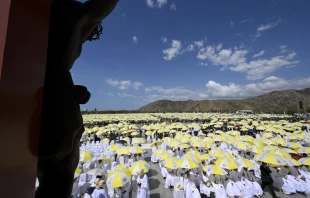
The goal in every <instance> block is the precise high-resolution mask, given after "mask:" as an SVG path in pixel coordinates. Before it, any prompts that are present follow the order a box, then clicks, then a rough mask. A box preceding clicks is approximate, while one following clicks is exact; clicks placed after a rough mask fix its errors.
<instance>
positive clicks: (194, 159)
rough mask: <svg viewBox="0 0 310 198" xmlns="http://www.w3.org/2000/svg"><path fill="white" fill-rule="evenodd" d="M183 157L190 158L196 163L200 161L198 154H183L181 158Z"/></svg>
mask: <svg viewBox="0 0 310 198" xmlns="http://www.w3.org/2000/svg"><path fill="white" fill-rule="evenodd" d="M184 158H188V159H191V160H193V161H195V162H196V163H197V164H199V163H201V156H200V155H199V156H198V155H185V156H183V157H182V159H184Z"/></svg>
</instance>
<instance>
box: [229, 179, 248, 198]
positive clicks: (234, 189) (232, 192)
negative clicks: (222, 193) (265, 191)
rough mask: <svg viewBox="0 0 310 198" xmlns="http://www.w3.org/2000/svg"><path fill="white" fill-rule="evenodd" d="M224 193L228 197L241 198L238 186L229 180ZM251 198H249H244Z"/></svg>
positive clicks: (240, 190)
mask: <svg viewBox="0 0 310 198" xmlns="http://www.w3.org/2000/svg"><path fill="white" fill-rule="evenodd" d="M226 193H227V195H228V196H229V197H241V196H242V194H243V193H242V189H241V187H240V186H239V185H237V184H236V183H235V182H233V181H232V180H229V181H228V183H227V187H226ZM246 198H251V197H246Z"/></svg>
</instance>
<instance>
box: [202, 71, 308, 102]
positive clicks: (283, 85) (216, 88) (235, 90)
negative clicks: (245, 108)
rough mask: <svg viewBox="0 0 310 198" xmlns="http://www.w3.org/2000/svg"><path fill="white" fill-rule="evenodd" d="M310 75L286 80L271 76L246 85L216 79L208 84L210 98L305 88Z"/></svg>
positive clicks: (235, 96) (250, 95)
mask: <svg viewBox="0 0 310 198" xmlns="http://www.w3.org/2000/svg"><path fill="white" fill-rule="evenodd" d="M309 84H310V77H307V78H303V79H293V80H285V79H283V78H279V77H275V76H270V77H268V78H265V79H264V80H263V81H262V82H259V83H251V84H246V85H237V84H235V83H229V84H228V85H221V84H220V83H217V82H215V81H212V80H211V81H209V82H208V83H207V84H206V88H207V89H208V90H207V93H208V95H209V97H210V98H232V99H238V98H248V97H254V96H258V95H261V94H264V93H268V92H271V91H280V90H286V89H303V88H307V87H309Z"/></svg>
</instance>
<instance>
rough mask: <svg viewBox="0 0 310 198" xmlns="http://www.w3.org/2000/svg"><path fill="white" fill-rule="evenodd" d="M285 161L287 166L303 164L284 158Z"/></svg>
mask: <svg viewBox="0 0 310 198" xmlns="http://www.w3.org/2000/svg"><path fill="white" fill-rule="evenodd" d="M284 160H285V162H286V163H287V166H300V165H302V163H301V162H299V161H297V160H295V159H288V158H284Z"/></svg>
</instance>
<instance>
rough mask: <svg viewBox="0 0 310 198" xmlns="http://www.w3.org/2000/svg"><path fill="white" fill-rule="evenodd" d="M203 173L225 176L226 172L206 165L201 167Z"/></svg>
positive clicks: (214, 166)
mask: <svg viewBox="0 0 310 198" xmlns="http://www.w3.org/2000/svg"><path fill="white" fill-rule="evenodd" d="M203 171H206V172H207V173H210V174H213V175H227V172H226V171H225V170H224V169H223V168H221V167H218V166H216V165H207V166H205V167H203Z"/></svg>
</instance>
